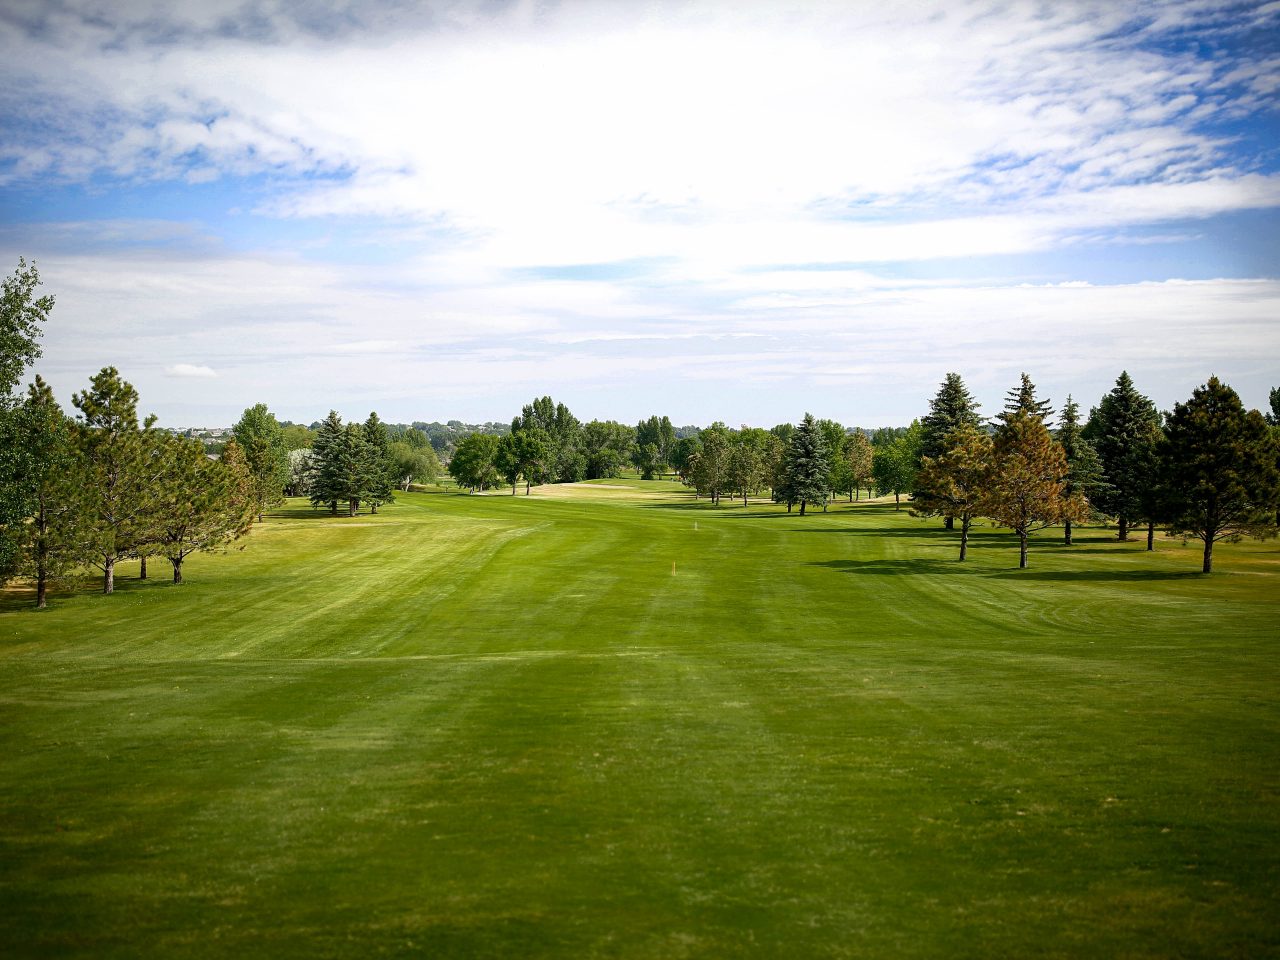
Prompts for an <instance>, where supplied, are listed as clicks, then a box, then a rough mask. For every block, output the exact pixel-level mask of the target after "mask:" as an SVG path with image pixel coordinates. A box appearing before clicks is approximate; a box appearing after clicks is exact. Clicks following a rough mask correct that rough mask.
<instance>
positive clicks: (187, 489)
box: [159, 437, 259, 584]
mask: <svg viewBox="0 0 1280 960" xmlns="http://www.w3.org/2000/svg"><path fill="white" fill-rule="evenodd" d="M227 449H231V450H232V452H231V455H230V456H229V457H225V454H226V451H225V450H224V459H223V460H210V459H209V458H208V457H206V456H205V454H204V447H203V446H202V445H201V444H200V442H199V441H197V440H192V439H189V438H187V437H168V438H166V440H165V451H164V472H163V474H162V476H161V478H160V491H161V498H162V504H161V510H160V521H159V527H160V537H159V550H160V552H161V553H162V554H163V555H164V556H165V557H166V558H167V559H168V561H169V563H170V564H171V565H172V566H173V582H174V583H176V584H180V583H182V582H183V576H182V564H183V561H185V560H186V558H187V557H188V556H190V555H191V554H193V553H196V552H198V551H210V550H216V549H217V548H218V547H220V546H222V545H223V544H225V543H228V542H230V541H231V540H234V539H235V538H237V537H239V536H241V535H242V534H244V533H246V532H247V531H248V529H249V527H250V525H251V524H252V523H253V517H254V508H256V506H257V505H258V503H259V501H258V495H259V494H258V490H257V485H256V483H255V482H254V477H253V474H252V471H250V470H249V469H248V466H247V464H246V463H245V461H244V459H243V457H242V455H241V453H240V448H239V444H238V443H236V442H235V441H232V442H231V443H229V444H228V445H227ZM246 494H247V495H246Z"/></svg>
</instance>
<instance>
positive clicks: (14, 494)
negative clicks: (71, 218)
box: [0, 257, 53, 582]
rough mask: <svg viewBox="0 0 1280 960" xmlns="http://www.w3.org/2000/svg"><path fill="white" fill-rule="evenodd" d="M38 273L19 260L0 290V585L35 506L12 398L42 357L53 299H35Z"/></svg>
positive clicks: (16, 398)
mask: <svg viewBox="0 0 1280 960" xmlns="http://www.w3.org/2000/svg"><path fill="white" fill-rule="evenodd" d="M39 286H40V274H39V272H38V271H37V270H36V266H35V264H34V263H33V264H31V265H30V266H28V265H27V262H26V260H24V259H22V258H21V257H19V258H18V268H17V269H16V270H15V271H14V273H13V276H11V277H6V278H5V279H4V283H3V285H2V286H0V582H3V580H4V578H5V577H6V576H8V575H9V574H10V573H12V572H13V568H14V564H15V563H16V562H17V557H18V545H19V541H20V540H22V538H23V537H24V536H25V530H24V527H25V524H26V523H27V520H28V518H29V517H30V516H31V513H32V510H33V508H34V504H33V503H32V501H31V499H30V493H31V489H32V486H31V483H30V478H29V472H30V470H31V469H32V464H31V463H30V461H29V458H28V453H27V450H26V448H25V447H24V446H23V444H22V442H21V435H22V428H21V426H20V425H19V424H18V423H17V422H16V420H15V419H14V410H15V408H16V407H17V406H18V405H19V404H20V403H21V398H20V397H19V396H18V395H17V394H16V390H17V387H18V384H19V383H20V382H21V380H22V376H23V374H24V372H25V371H26V369H27V367H29V366H30V365H31V364H33V363H34V362H35V361H36V360H37V359H38V358H39V356H40V344H39V343H38V341H39V339H40V337H41V336H42V335H43V330H42V329H41V325H42V324H44V323H45V322H46V321H47V320H48V319H49V313H50V312H51V311H52V310H53V297H51V296H44V297H37V296H36V288H37V287H39Z"/></svg>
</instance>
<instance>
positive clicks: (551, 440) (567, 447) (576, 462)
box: [511, 397, 587, 483]
mask: <svg viewBox="0 0 1280 960" xmlns="http://www.w3.org/2000/svg"><path fill="white" fill-rule="evenodd" d="M535 429H536V430H542V431H543V432H544V433H545V434H546V435H547V438H548V451H547V453H548V461H549V462H548V464H547V468H548V474H549V479H550V480H551V481H552V482H553V483H573V482H576V481H578V480H581V479H582V478H583V477H584V476H586V472H587V458H586V456H585V455H584V454H583V452H582V449H581V447H582V424H580V423H579V422H578V418H577V417H575V416H574V415H573V414H572V413H570V412H569V408H568V407H566V406H565V405H564V404H563V403H554V402H553V401H552V399H551V398H550V397H540V398H538V399H537V400H534V401H533V402H532V403H529V404H526V405H525V406H524V408H523V409H522V410H521V412H520V416H518V417H516V418H515V419H514V420H512V421H511V432H512V433H516V432H518V431H520V430H535Z"/></svg>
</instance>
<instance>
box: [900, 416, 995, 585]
mask: <svg viewBox="0 0 1280 960" xmlns="http://www.w3.org/2000/svg"><path fill="white" fill-rule="evenodd" d="M993 469H994V454H993V451H992V444H991V438H990V437H989V436H987V434H985V433H983V432H981V431H979V430H978V428H977V427H976V426H974V425H972V424H962V425H961V426H959V427H957V428H956V429H955V430H953V431H952V432H951V434H950V435H949V440H948V443H947V448H946V449H945V450H944V451H943V452H942V453H941V454H940V455H939V456H938V457H936V458H935V457H924V458H923V460H922V461H921V465H920V474H919V476H918V477H917V478H916V485H917V487H918V488H919V489H920V491H921V492H920V493H917V494H916V495H915V496H914V497H913V506H912V513H915V514H918V515H920V516H948V517H955V518H957V519H959V521H960V559H961V561H963V560H964V559H965V557H966V556H967V555H968V552H969V528H970V527H971V526H972V525H973V520H974V518H975V517H977V516H979V515H980V513H981V511H982V509H983V506H984V504H985V503H986V500H987V498H988V496H989V495H990V492H991V487H992V480H993Z"/></svg>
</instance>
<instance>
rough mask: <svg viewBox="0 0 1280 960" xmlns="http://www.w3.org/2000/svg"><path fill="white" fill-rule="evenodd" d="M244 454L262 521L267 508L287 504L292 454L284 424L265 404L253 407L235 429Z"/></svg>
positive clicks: (255, 510)
mask: <svg viewBox="0 0 1280 960" xmlns="http://www.w3.org/2000/svg"><path fill="white" fill-rule="evenodd" d="M231 433H232V435H233V436H234V437H235V440H236V443H238V444H240V449H241V450H242V451H243V452H244V457H245V462H246V463H247V464H248V466H249V475H250V476H251V477H252V478H253V497H254V501H255V502H256V504H257V506H256V507H255V509H254V512H255V513H256V514H257V515H258V519H259V520H261V519H262V515H263V513H264V512H265V511H266V509H267V507H270V506H274V505H276V504H278V503H280V502H281V501H283V500H284V489H285V486H286V485H287V484H288V483H289V478H290V477H289V450H288V447H287V446H286V445H285V440H284V435H283V433H282V432H281V429H280V424H279V423H277V422H276V418H275V417H274V416H272V414H271V412H270V411H269V410H268V409H267V405H266V404H265V403H259V404H257V405H255V406H252V407H249V408H248V409H247V410H245V412H244V413H243V414H242V415H241V417H240V419H239V421H237V423H236V425H235V426H234V427H232V429H231Z"/></svg>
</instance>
